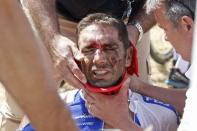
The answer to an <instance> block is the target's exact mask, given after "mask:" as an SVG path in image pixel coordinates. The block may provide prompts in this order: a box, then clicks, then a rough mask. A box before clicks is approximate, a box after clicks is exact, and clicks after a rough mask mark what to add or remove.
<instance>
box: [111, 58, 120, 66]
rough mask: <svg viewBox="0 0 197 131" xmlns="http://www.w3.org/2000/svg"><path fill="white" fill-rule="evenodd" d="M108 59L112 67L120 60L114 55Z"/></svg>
mask: <svg viewBox="0 0 197 131" xmlns="http://www.w3.org/2000/svg"><path fill="white" fill-rule="evenodd" d="M109 60H110V64H111V66H112V67H114V66H115V65H116V64H117V63H118V62H119V61H120V60H119V59H117V58H116V57H115V56H111V57H110V58H109Z"/></svg>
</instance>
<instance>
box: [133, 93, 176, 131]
mask: <svg viewBox="0 0 197 131" xmlns="http://www.w3.org/2000/svg"><path fill="white" fill-rule="evenodd" d="M129 101H130V104H129V108H130V110H131V111H132V112H134V114H136V115H137V116H138V119H139V123H140V126H141V127H142V128H147V127H150V128H152V130H153V131H176V130H177V128H178V124H179V116H178V114H177V112H176V110H175V108H174V107H173V106H172V105H170V104H165V103H163V102H161V101H158V100H156V99H153V98H151V97H147V96H143V95H140V94H138V93H135V92H132V91H129Z"/></svg>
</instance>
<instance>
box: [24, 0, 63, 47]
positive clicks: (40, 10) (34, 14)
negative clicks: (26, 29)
mask: <svg viewBox="0 0 197 131" xmlns="http://www.w3.org/2000/svg"><path fill="white" fill-rule="evenodd" d="M21 3H22V7H23V9H24V12H25V14H26V16H27V17H28V18H29V21H30V23H31V25H32V26H33V28H35V29H36V31H37V33H38V34H39V36H41V39H42V40H43V42H44V44H45V46H46V47H47V48H48V49H51V45H50V44H51V43H52V41H53V39H54V37H55V36H56V35H58V34H60V31H59V25H58V19H57V15H56V9H55V0H21Z"/></svg>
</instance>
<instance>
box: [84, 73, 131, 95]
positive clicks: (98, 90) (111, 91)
mask: <svg viewBox="0 0 197 131" xmlns="http://www.w3.org/2000/svg"><path fill="white" fill-rule="evenodd" d="M127 76H128V74H127V72H125V73H124V76H123V77H122V80H121V82H120V83H119V84H118V85H115V86H111V87H108V88H103V87H96V86H93V85H90V84H89V83H86V84H85V85H84V86H85V88H87V89H88V90H90V91H92V92H95V93H103V94H105V95H112V94H115V93H117V92H118V91H119V90H120V88H121V87H122V85H123V83H124V81H125V80H126V79H127Z"/></svg>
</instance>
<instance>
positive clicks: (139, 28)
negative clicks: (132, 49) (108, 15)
mask: <svg viewBox="0 0 197 131" xmlns="http://www.w3.org/2000/svg"><path fill="white" fill-rule="evenodd" d="M129 25H131V26H133V27H134V28H135V29H136V32H138V41H140V40H141V39H142V36H143V34H144V30H143V27H142V26H141V24H140V23H139V21H137V20H133V21H131V22H130V23H128V26H129Z"/></svg>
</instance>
